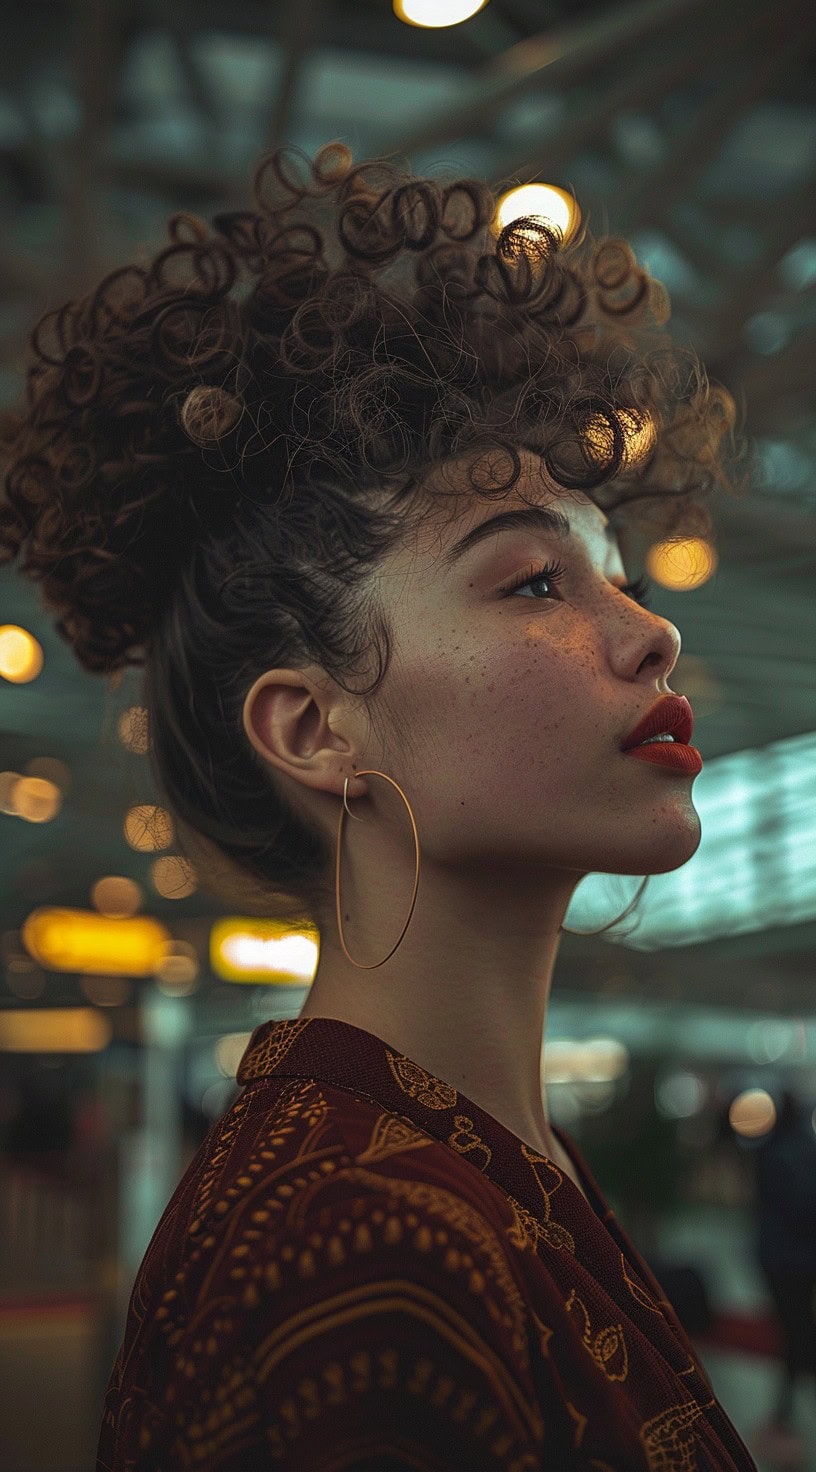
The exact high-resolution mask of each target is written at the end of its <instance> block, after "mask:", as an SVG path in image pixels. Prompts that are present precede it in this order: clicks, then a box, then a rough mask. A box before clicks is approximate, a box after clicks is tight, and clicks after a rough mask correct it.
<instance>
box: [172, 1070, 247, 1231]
mask: <svg viewBox="0 0 816 1472" xmlns="http://www.w3.org/2000/svg"><path fill="white" fill-rule="evenodd" d="M248 1102H249V1101H248V1100H247V1098H246V1096H245V1095H243V1094H242V1095H240V1097H239V1098H237V1099H236V1100H235V1102H234V1104H232V1106H231V1107H230V1108H229V1109H228V1110H227V1113H226V1114H225V1115H224V1118H223V1119H222V1121H221V1128H220V1130H219V1132H218V1137H217V1140H216V1142H215V1145H214V1146H213V1149H212V1153H211V1155H210V1159H209V1161H208V1163H207V1169H206V1170H205V1172H204V1174H203V1176H202V1178H201V1181H200V1184H199V1187H198V1191H197V1192H196V1195H195V1198H194V1200H193V1205H192V1221H191V1222H190V1225H189V1226H188V1228H187V1231H188V1232H189V1234H190V1236H191V1237H194V1236H195V1234H196V1232H197V1231H198V1229H199V1227H200V1225H201V1220H200V1219H201V1217H202V1216H203V1214H204V1212H205V1211H206V1210H207V1207H208V1206H209V1204H210V1201H211V1199H212V1196H213V1192H214V1190H215V1185H216V1181H217V1180H218V1178H219V1177H220V1176H221V1175H222V1174H223V1172H224V1169H225V1167H226V1164H227V1161H228V1160H229V1157H230V1153H231V1151H232V1148H233V1145H234V1144H235V1140H236V1138H237V1136H238V1132H239V1130H240V1128H241V1125H242V1124H243V1122H244V1116H245V1114H246V1110H247V1104H248Z"/></svg>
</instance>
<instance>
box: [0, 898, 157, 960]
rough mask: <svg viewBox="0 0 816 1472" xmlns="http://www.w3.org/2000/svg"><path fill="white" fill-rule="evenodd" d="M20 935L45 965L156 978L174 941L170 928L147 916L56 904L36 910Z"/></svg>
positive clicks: (31, 952)
mask: <svg viewBox="0 0 816 1472" xmlns="http://www.w3.org/2000/svg"><path fill="white" fill-rule="evenodd" d="M20 934H21V937H22V941H23V945H24V946H25V948H26V950H27V951H28V954H29V955H30V956H33V957H34V960H35V961H39V962H40V965H41V966H47V967H48V969H49V970H50V971H89V972H92V973H93V974H94V975H95V976H100V975H103V974H105V973H108V972H109V973H111V974H113V975H114V976H152V975H153V972H154V971H155V969H156V966H157V965H158V963H159V961H160V960H161V956H162V954H163V950H164V947H165V946H166V944H167V942H168V941H169V939H170V936H169V934H168V932H167V930H166V929H165V927H164V926H163V925H161V924H160V923H159V921H158V920H154V919H152V918H151V917H149V916H147V915H140V916H134V917H133V918H132V919H129V920H116V919H111V918H109V917H108V916H107V915H98V914H96V913H95V912H94V911H93V910H72V909H69V908H67V907H61V908H60V907H56V906H55V907H51V908H49V907H46V906H43V907H42V908H40V909H38V910H32V912H31V914H30V915H29V916H28V917H27V919H26V920H25V922H24V924H23V926H22V929H21V932H20Z"/></svg>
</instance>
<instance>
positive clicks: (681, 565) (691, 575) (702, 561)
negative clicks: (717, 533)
mask: <svg viewBox="0 0 816 1472" xmlns="http://www.w3.org/2000/svg"><path fill="white" fill-rule="evenodd" d="M718 561H719V559H718V557H717V553H716V551H715V549H714V548H713V547H712V546H711V543H710V542H706V541H705V540H704V538H702V537H685V538H682V539H680V540H679V541H674V542H655V543H654V545H653V546H651V547H650V548H649V551H648V552H647V554H646V571H647V572H648V574H649V576H650V577H652V578H654V580H655V582H656V583H660V584H661V585H662V587H664V588H673V589H674V590H675V591H676V592H682V593H689V592H691V591H692V589H694V588H699V587H701V586H702V584H703V583H707V582H708V580H709V578H711V577H712V576H713V574H714V573H715V572H716V570H717V564H718Z"/></svg>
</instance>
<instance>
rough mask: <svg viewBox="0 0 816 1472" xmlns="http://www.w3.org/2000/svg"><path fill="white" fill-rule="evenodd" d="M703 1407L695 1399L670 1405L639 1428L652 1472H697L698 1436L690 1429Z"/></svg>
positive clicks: (650, 1471)
mask: <svg viewBox="0 0 816 1472" xmlns="http://www.w3.org/2000/svg"><path fill="white" fill-rule="evenodd" d="M702 1411H703V1407H702V1406H701V1405H699V1404H698V1403H697V1401H696V1400H689V1401H684V1402H683V1403H682V1404H681V1405H679V1406H668V1407H667V1409H666V1410H664V1411H661V1412H660V1414H659V1415H658V1416H654V1417H653V1418H652V1420H651V1421H645V1422H644V1423H643V1425H642V1426H641V1428H640V1439H641V1442H642V1443H643V1449H644V1451H645V1453H646V1460H647V1462H648V1466H649V1472H698V1466H697V1457H696V1454H695V1451H694V1447H695V1443H696V1440H697V1438H696V1436H695V1435H694V1432H693V1431H690V1430H689V1428H690V1427H691V1426H692V1425H693V1424H694V1422H695V1421H697V1420H698V1419H699V1417H700V1416H701V1414H702Z"/></svg>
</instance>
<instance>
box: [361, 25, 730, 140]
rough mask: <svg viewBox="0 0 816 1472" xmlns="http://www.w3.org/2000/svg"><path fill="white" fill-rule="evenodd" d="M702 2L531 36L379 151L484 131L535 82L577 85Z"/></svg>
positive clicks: (666, 30) (667, 28) (387, 137)
mask: <svg viewBox="0 0 816 1472" xmlns="http://www.w3.org/2000/svg"><path fill="white" fill-rule="evenodd" d="M702 8H708V7H707V0H637V3H635V4H630V5H627V6H624V7H623V8H618V7H617V6H613V7H612V8H611V9H610V10H607V11H604V12H603V14H601V15H599V16H598V15H596V16H590V17H589V18H588V19H586V20H582V21H579V22H578V23H577V24H575V25H571V26H567V27H564V28H559V29H556V30H554V31H552V33H550V34H542V35H539V36H531V37H530V39H529V40H527V41H520V42H519V43H518V44H517V45H516V46H511V48H510V50H509V51H504V52H502V53H501V55H499V56H497V57H496V58H495V60H494V61H493V62H491V64H490V65H489V66H488V67H486V68H485V69H484V71H482V72H481V73H480V74H479V76H478V77H477V79H476V81H475V83H474V84H473V86H471V87H469V88H468V90H467V93H466V94H465V96H464V97H463V98H461V99H460V100H459V101H457V103H456V104H455V106H453V107H450V108H445V109H443V110H442V111H441V112H438V113H437V114H436V115H435V116H434V117H432V118H431V119H430V120H429V121H427V122H424V123H423V124H422V125H421V126H420V127H418V128H417V129H416V130H415V131H414V132H413V133H408V135H407V136H406V135H405V133H401V134H396V133H394V132H391V133H387V134H384V135H383V137H382V138H380V139H378V140H377V143H376V146H375V148H374V150H373V151H374V152H377V153H386V154H393V153H397V154H400V155H404V154H409V155H410V154H414V153H418V152H420V151H421V150H424V149H428V148H434V147H437V146H439V145H441V144H442V145H444V144H449V143H450V142H451V141H452V140H453V139H456V138H463V137H469V136H470V135H472V134H474V133H475V134H480V133H483V132H484V131H485V129H486V128H488V127H489V126H490V124H491V123H492V122H493V120H494V118H495V116H496V114H497V113H498V112H500V110H501V108H502V107H503V106H504V105H505V103H507V102H509V101H510V100H511V99H513V98H516V97H519V96H521V95H523V93H524V92H526V91H527V90H528V89H529V88H531V87H535V86H538V85H539V84H540V83H542V82H547V83H550V84H552V85H553V86H559V87H561V86H567V85H574V84H575V83H576V82H578V81H581V80H582V79H584V78H585V77H587V76H589V75H591V73H592V70H593V68H594V67H596V66H598V65H599V64H603V63H606V62H608V61H611V60H612V59H614V57H615V56H617V55H618V54H619V53H620V52H621V51H623V50H624V49H626V48H629V47H632V46H635V45H639V44H641V43H642V42H643V41H645V40H647V39H648V38H649V37H650V36H654V35H660V34H664V37H665V40H666V44H670V33H671V31H672V28H673V27H675V26H679V27H681V28H682V27H684V26H685V24H686V23H687V22H689V21H690V19H691V17H692V16H694V15H696V13H697V11H698V10H700V9H702ZM667 33H668V34H667Z"/></svg>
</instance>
